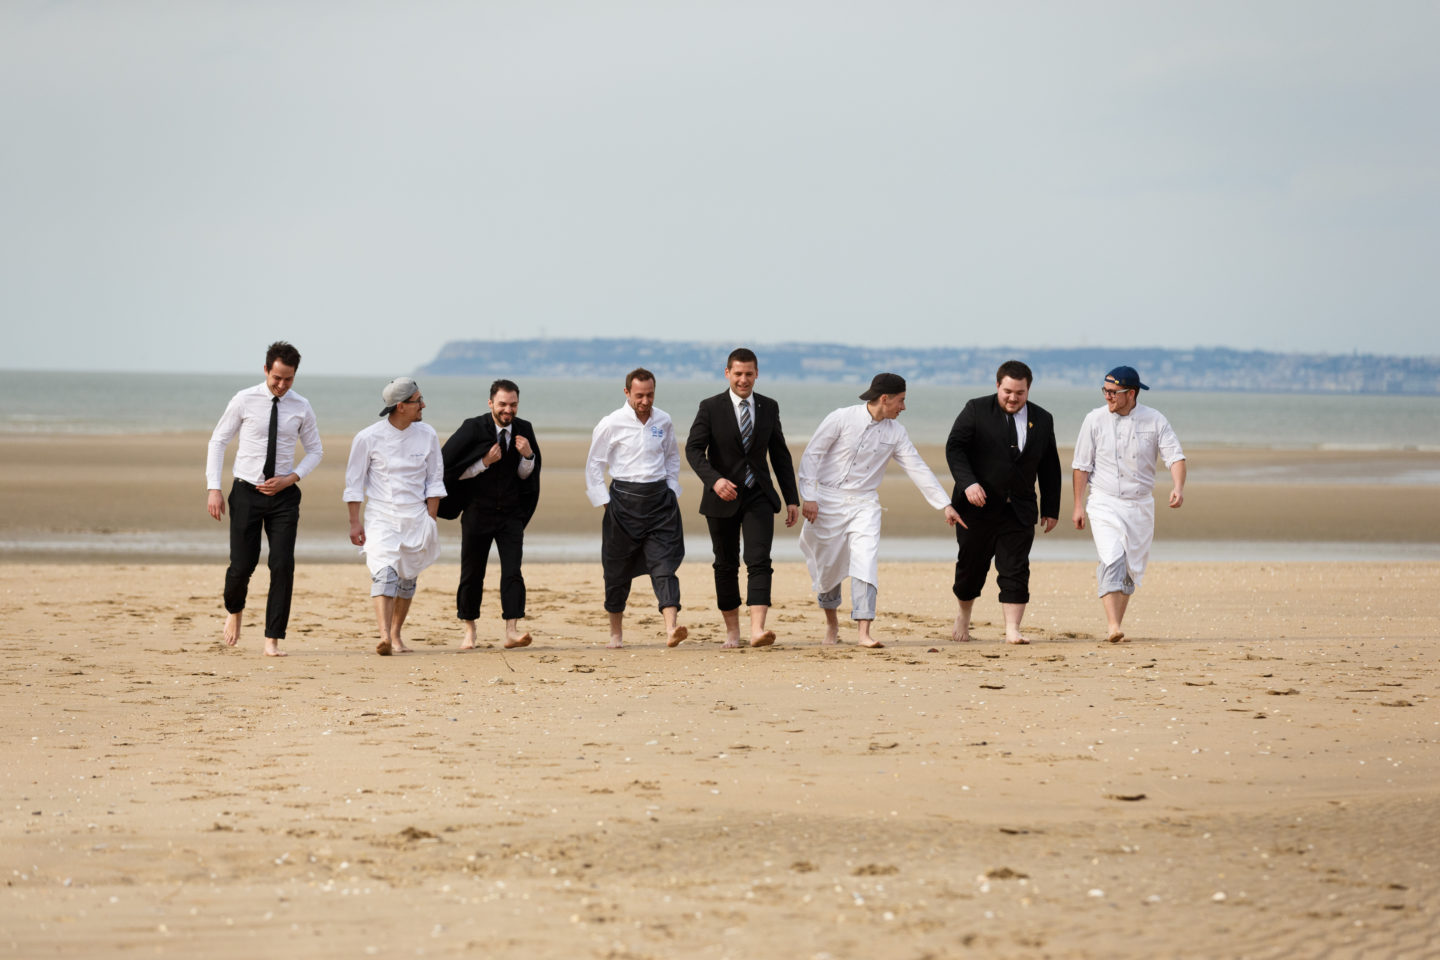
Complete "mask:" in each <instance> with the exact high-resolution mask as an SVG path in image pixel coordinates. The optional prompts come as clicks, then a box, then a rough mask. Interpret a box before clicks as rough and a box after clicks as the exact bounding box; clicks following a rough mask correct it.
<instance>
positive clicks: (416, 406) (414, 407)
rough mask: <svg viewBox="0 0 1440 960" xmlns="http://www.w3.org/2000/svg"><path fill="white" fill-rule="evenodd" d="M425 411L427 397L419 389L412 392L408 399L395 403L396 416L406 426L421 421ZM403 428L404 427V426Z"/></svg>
mask: <svg viewBox="0 0 1440 960" xmlns="http://www.w3.org/2000/svg"><path fill="white" fill-rule="evenodd" d="M424 412H425V397H424V396H423V395H422V394H421V393H420V391H419V390H416V391H415V392H414V393H412V394H410V396H409V398H408V399H405V400H401V401H400V402H399V403H397V404H395V417H396V418H397V419H398V420H399V421H400V423H402V424H404V425H405V426H409V425H410V424H412V423H419V422H420V420H421V419H422V415H423V414H424ZM401 429H404V427H402V428H401Z"/></svg>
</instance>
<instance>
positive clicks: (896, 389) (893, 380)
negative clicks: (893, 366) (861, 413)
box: [860, 373, 905, 400]
mask: <svg viewBox="0 0 1440 960" xmlns="http://www.w3.org/2000/svg"><path fill="white" fill-rule="evenodd" d="M904 392H905V378H904V377H902V376H900V374H898V373H877V374H875V377H874V379H872V380H871V381H870V389H869V390H866V391H865V392H864V393H862V394H860V399H861V400H874V399H875V398H876V397H879V396H881V395H883V394H889V395H890V396H892V397H893V396H895V394H897V393H904Z"/></svg>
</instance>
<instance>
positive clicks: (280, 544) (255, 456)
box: [205, 340, 324, 657]
mask: <svg viewBox="0 0 1440 960" xmlns="http://www.w3.org/2000/svg"><path fill="white" fill-rule="evenodd" d="M298 369H300V351H299V350H296V349H295V347H294V346H292V345H291V344H288V343H286V342H285V341H284V340H276V341H275V342H274V343H272V344H270V347H269V349H268V350H266V351H265V382H264V383H261V384H257V385H256V386H253V387H247V388H246V389H244V390H241V391H240V392H239V393H237V394H235V396H234V397H232V398H231V399H230V403H229V405H228V406H226V407H225V413H224V414H223V415H221V417H220V422H219V423H217V424H216V425H215V432H214V433H212V434H211V435H210V450H209V454H208V456H207V457H206V460H205V485H206V487H208V488H209V489H208V492H207V498H208V502H207V504H206V508H207V509H208V510H209V513H210V516H212V517H214V518H215V519H216V520H220V519H223V518H224V516H225V504H226V502H227V501H226V498H225V497H224V496H223V495H222V494H221V493H220V471H221V469H222V468H223V467H224V466H225V448H226V447H227V446H229V445H230V439H231V438H232V437H235V436H238V437H239V438H240V439H239V442H238V443H237V445H236V448H235V464H234V466H233V467H232V468H231V471H232V472H233V473H234V475H235V482H234V484H232V485H231V487H230V498H229V501H228V502H229V504H230V566H229V568H228V569H227V570H226V571H225V610H226V612H227V613H228V614H229V616H228V617H227V618H226V620H225V642H226V643H228V644H229V645H230V646H232V647H233V646H235V644H237V643H239V642H240V625H241V620H242V619H243V618H244V615H245V597H246V594H247V593H248V592H249V589H250V575H251V574H252V573H254V572H255V565H256V564H257V563H259V561H260V531H261V528H262V527H263V528H264V530H265V537H266V539H268V540H269V541H270V595H269V597H268V598H267V599H266V601H265V655H266V656H267V657H283V656H285V654H284V652H283V651H281V649H280V641H281V640H284V639H285V627H286V625H287V624H288V623H289V622H290V593H291V588H292V585H293V584H294V582H295V533H296V530H297V529H298V527H299V525H300V487H299V486H298V484H299V483H300V481H301V480H302V479H304V478H305V477H306V476H308V475H309V473H310V471H311V470H314V469H315V468H316V467H317V466H319V464H320V458H321V456H323V455H324V451H323V450H322V449H321V448H320V429H319V427H317V426H316V425H315V411H314V410H313V409H312V408H311V406H310V401H308V400H306V399H305V398H304V397H302V396H300V394H298V393H296V392H295V391H294V390H292V389H290V387H291V386H292V385H293V384H294V383H295V371H296V370H298ZM296 440H299V441H300V443H301V444H302V445H303V446H304V447H305V457H304V459H302V460H301V461H300V462H299V463H298V464H296V463H295V442H296Z"/></svg>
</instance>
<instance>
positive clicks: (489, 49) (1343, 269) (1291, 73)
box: [0, 0, 1440, 374]
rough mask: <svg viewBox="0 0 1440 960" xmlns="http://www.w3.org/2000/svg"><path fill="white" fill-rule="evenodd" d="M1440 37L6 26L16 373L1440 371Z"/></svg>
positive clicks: (944, 15)
mask: <svg viewBox="0 0 1440 960" xmlns="http://www.w3.org/2000/svg"><path fill="white" fill-rule="evenodd" d="M1437 49H1440V4H1435V3H1433V2H1415V3H1406V2H1389V0H1380V2H1368V3H1358V2H1353V0H1344V2H1328V0H1297V2H1264V0H1242V2H1231V0H1204V2H1194V3H1171V2H1167V3H1154V2H1135V3H1121V2H1065V3H1040V2H1028V3H1020V2H1017V3H998V2H995V3H990V2H986V3H980V2H939V0H930V2H911V0H885V2H880V0H874V2H866V3H858V2H845V0H822V2H784V0H771V2H755V3H751V2H744V0H724V2H713V3H710V2H681V0H664V2H662V0H656V2H650V3H643V2H624V0H605V2H603V3H599V2H593V0H577V2H573V3H554V2H544V0H525V2H510V0H488V2H487V0H472V2H464V0H457V2H452V3H439V2H424V0H410V2H404V3H402V2H393V3H375V2H351V0H346V2H339V0H336V2H319V0H311V2H304V0H286V2H270V3H265V2H240V0H234V2H224V3H222V2H205V0H173V2H122V0H70V2H34V0H3V2H0V131H3V133H0V136H3V139H0V317H3V319H4V324H5V328H6V329H7V330H8V331H10V332H9V334H8V336H7V337H6V338H5V339H6V350H5V352H4V355H3V356H0V367H21V368H75V369H114V370H167V369H168V370H177V371H182V370H183V371H233V370H247V369H250V368H251V367H258V366H259V364H260V363H261V361H262V359H263V348H264V344H265V343H266V342H268V341H269V340H271V339H274V338H276V337H284V338H287V339H290V340H293V341H294V342H295V343H296V344H297V345H298V346H299V347H300V349H301V351H302V352H303V353H304V355H305V370H306V371H307V372H312V373H357V374H358V373H367V374H389V373H393V372H395V371H399V370H409V369H411V368H413V367H415V366H416V365H418V364H421V363H424V362H426V361H428V360H429V359H430V358H431V357H432V356H433V355H434V353H435V351H436V350H437V349H438V348H439V347H440V345H441V344H442V343H443V342H445V341H446V340H450V339H455V338H470V337H503V338H514V337H525V336H550V337H565V336H644V335H647V334H650V335H655V336H657V337H663V338H667V339H675V338H697V339H716V340H724V341H727V342H732V341H733V342H750V343H766V342H774V341H778V340H806V339H813V340H826V341H840V342H850V343H858V342H865V341H872V340H878V339H882V338H883V339H889V340H893V341H895V342H897V343H903V344H907V345H923V344H926V343H938V344H946V345H957V346H966V345H979V346H997V345H1012V346H1017V347H1020V348H1022V349H1023V348H1024V347H1025V346H1037V347H1038V346H1080V345H1110V344H1115V345H1121V344H1134V345H1137V346H1138V345H1153V346H1171V347H1190V346H1197V345H1200V346H1233V347H1240V348H1258V349H1267V350H1314V351H1324V352H1348V351H1351V350H1356V349H1359V350H1362V351H1369V352H1380V353H1401V354H1431V355H1435V354H1440V323H1437V319H1440V309H1437V307H1440V269H1437V268H1436V266H1435V263H1436V262H1437V261H1436V258H1437V250H1440V121H1437V119H1436V118H1437V116H1440V109H1437V103H1440V57H1437V56H1436V50H1437Z"/></svg>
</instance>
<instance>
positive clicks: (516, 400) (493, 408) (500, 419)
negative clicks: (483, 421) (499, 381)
mask: <svg viewBox="0 0 1440 960" xmlns="http://www.w3.org/2000/svg"><path fill="white" fill-rule="evenodd" d="M519 409H520V394H518V393H516V392H515V391H513V390H496V391H495V396H493V397H491V398H490V415H491V416H493V417H494V418H495V422H496V423H497V424H499V425H500V426H502V427H508V426H510V423H511V422H512V421H513V420H514V419H515V414H516V412H517V411H518V410H519Z"/></svg>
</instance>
